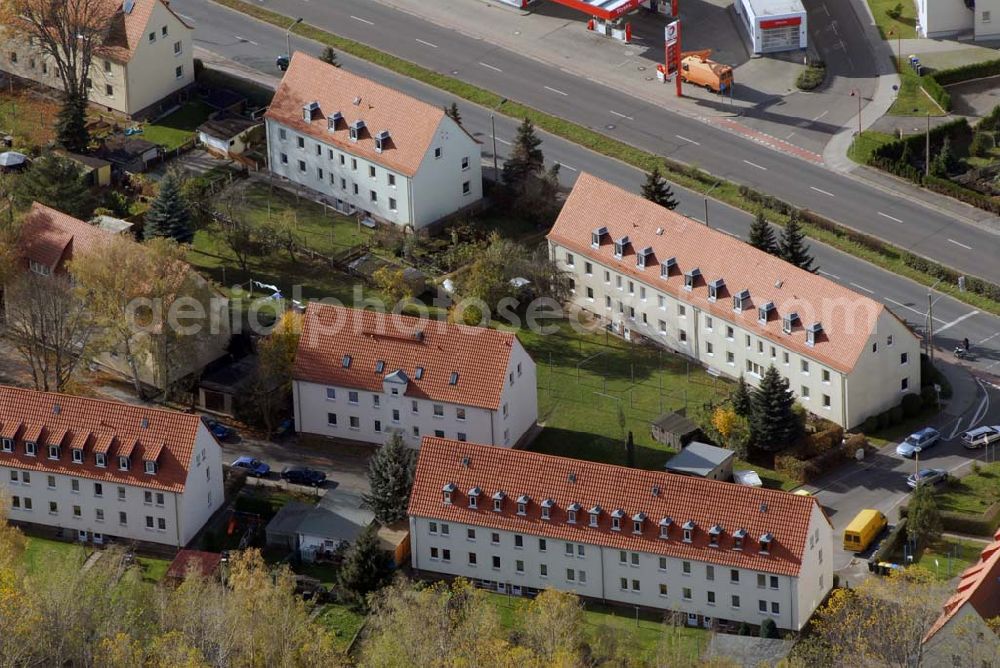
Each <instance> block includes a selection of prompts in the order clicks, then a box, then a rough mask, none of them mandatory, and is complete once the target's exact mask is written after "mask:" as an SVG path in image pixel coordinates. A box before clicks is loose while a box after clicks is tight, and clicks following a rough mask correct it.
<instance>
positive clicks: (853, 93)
mask: <svg viewBox="0 0 1000 668" xmlns="http://www.w3.org/2000/svg"><path fill="white" fill-rule="evenodd" d="M851 97H857V98H858V140H859V141H860V139H861V91H860V90H859V89H857V88H852V89H851Z"/></svg>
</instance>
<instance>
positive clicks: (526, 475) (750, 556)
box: [409, 437, 817, 576]
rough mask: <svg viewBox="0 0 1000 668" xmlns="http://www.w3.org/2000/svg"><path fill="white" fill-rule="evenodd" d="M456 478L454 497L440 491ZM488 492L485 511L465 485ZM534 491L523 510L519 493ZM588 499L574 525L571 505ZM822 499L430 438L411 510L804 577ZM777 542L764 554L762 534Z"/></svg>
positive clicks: (426, 441) (482, 500)
mask: <svg viewBox="0 0 1000 668" xmlns="http://www.w3.org/2000/svg"><path fill="white" fill-rule="evenodd" d="M449 483H450V484H453V485H455V486H456V491H455V492H454V494H453V495H452V499H453V502H452V504H450V505H449V504H445V503H443V496H442V489H443V488H444V486H445V485H448V484H449ZM474 487H478V488H480V490H481V496H480V498H479V502H478V506H479V507H478V509H472V508H469V507H468V492H469V490H471V489H472V488H474ZM498 491H502V492H504V494H505V495H506V497H505V499H504V505H503V511H502V512H495V511H494V510H493V495H494V494H495V493H496V492H498ZM522 494H525V495H527V496H528V497H529V498H530V503H529V504H528V506H527V512H526V514H525V515H524V516H520V515H518V514H517V499H518V497H519V496H521V495H522ZM546 499H552V500H553V501H554V502H555V505H554V506H553V508H552V519H551V520H543V519H542V518H541V508H540V506H539V504H540V503H541V502H542V501H544V500H546ZM572 503H579V504H580V505H581V509H580V511H579V512H578V513H577V521H576V523H575V524H569V523H567V521H566V520H567V513H566V508H567V506H569V505H570V504H572ZM816 503H817V501H816V499H814V498H812V497H804V496H797V495H795V494H788V493H786V492H781V491H777V490H770V489H762V488H755V487H745V486H743V485H736V484H733V483H726V482H718V481H715V480H707V479H703V478H697V477H694V476H684V475H675V474H672V473H661V472H659V471H647V470H642V469H633V468H626V467H623V466H613V465H611V464H601V463H597V462H591V461H584V460H579V459H568V458H565V457H554V456H551V455H542V454H538V453H534V452H528V451H524V450H511V449H508V448H499V447H494V446H489V445H478V444H473V443H464V442H459V441H452V440H447V439H441V438H430V437H425V438H424V439H423V443H422V444H421V448H420V454H419V458H418V461H417V471H416V478H415V481H414V484H413V492H412V493H411V495H410V506H409V514H410V515H412V516H417V517H428V518H433V519H438V520H442V521H452V522H462V523H467V524H473V525H477V526H483V527H490V528H496V529H503V530H505V531H516V532H520V533H525V534H534V535H538V536H547V537H551V538H556V539H562V540H567V541H576V542H580V543H589V544H595V545H602V546H605V547H610V548H614V549H621V550H634V551H642V552H650V553H654V554H661V555H665V556H670V557H676V558H681V559H693V560H700V561H709V562H712V563H716V564H720V565H725V566H731V567H734V568H748V569H753V570H759V571H764V572H768V573H777V574H781V575H791V576H795V575H798V573H799V569H800V567H801V563H802V555H803V552H804V551H805V549H806V541H807V537H808V532H809V522H810V518H811V516H812V512H813V509H814V508H815V506H816ZM595 505H596V506H600V507H601V509H602V510H601V513H600V516H599V521H598V527H597V528H593V527H590V526H589V519H590V517H589V514H588V511H589V510H590V509H591V508H592V507H594V506H595ZM616 510H621V511H623V512H624V516H623V518H622V522H621V527H622V529H621V531H614V530H612V529H611V517H610V514H611V513H613V512H614V511H616ZM640 512H641V513H645V516H646V519H645V521H644V522H643V532H642V534H641V535H636V534H633V533H632V517H633V515H635V514H637V513H640ZM667 517H668V518H670V519H671V520H672V522H673V524H672V526H671V527H670V532H669V538H668V539H662V538H659V522H660V520H661V519H663V518H667ZM688 521H693V522H694V524H695V527H696V528H695V531H694V534H693V538H692V542H691V543H684V542H683V541H682V526H683V525H684V524H685V523H686V522H688ZM715 525H719V526H720V527H721V528H722V532H721V534H720V540H719V547H710V546H709V534H708V532H709V530H710V529H711V528H712V527H713V526H715ZM740 529H743V530H744V531H746V532H747V535H746V538H745V539H744V541H743V549H741V550H736V549H733V546H734V538H733V533H734V532H736V531H738V530H740ZM768 533H769V534H771V535H772V536H773V540H772V542H771V547H770V550H769V554H762V553H761V552H760V551H759V549H758V547H759V545H758V540H759V538H760V537H761V536H763V535H764V534H768Z"/></svg>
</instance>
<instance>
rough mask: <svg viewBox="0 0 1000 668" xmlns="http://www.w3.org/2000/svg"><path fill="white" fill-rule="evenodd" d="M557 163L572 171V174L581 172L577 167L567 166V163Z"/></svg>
mask: <svg viewBox="0 0 1000 668" xmlns="http://www.w3.org/2000/svg"><path fill="white" fill-rule="evenodd" d="M555 163H556V164H557V165H559V166H560V167H565V168H566V169H568V170H570V171H571V172H578V171H580V170H579V169H577V168H576V167H570V166H569V165H567V164H566V163H565V162H559V161H558V160H556V161H555Z"/></svg>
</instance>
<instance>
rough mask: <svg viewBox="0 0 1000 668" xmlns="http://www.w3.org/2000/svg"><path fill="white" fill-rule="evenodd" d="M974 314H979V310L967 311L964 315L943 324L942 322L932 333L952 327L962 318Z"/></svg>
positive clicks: (938, 332)
mask: <svg viewBox="0 0 1000 668" xmlns="http://www.w3.org/2000/svg"><path fill="white" fill-rule="evenodd" d="M974 315H979V311H969V312H968V313H966V314H965V315H963V316H962V317H960V318H955V319H954V320H952V321H951V322H946V323H945V324H943V325H941V326H940V327H938V328H937V329H935V330H934V333H935V334H940V333H941V332H943V331H944V330H946V329H950V328H952V327H954V326H955V325H957V324H958V323H960V322H962V321H963V320H965V319H966V318H971V317H972V316H974Z"/></svg>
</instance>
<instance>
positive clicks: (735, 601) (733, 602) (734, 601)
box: [729, 594, 740, 608]
mask: <svg viewBox="0 0 1000 668" xmlns="http://www.w3.org/2000/svg"><path fill="white" fill-rule="evenodd" d="M729 605H730V607H733V608H738V607H740V597H739V596H737V595H736V594H733V595H732V596H731V597H730V599H729Z"/></svg>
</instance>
